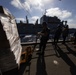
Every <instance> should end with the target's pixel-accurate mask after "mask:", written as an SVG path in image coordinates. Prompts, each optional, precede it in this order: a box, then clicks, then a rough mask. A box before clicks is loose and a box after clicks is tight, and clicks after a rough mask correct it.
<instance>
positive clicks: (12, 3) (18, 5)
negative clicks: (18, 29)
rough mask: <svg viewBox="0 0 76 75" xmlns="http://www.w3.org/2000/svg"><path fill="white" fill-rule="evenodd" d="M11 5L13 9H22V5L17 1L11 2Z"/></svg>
mask: <svg viewBox="0 0 76 75" xmlns="http://www.w3.org/2000/svg"><path fill="white" fill-rule="evenodd" d="M11 5H13V6H14V7H16V8H18V9H22V4H21V2H20V1H19V0H12V1H11Z"/></svg>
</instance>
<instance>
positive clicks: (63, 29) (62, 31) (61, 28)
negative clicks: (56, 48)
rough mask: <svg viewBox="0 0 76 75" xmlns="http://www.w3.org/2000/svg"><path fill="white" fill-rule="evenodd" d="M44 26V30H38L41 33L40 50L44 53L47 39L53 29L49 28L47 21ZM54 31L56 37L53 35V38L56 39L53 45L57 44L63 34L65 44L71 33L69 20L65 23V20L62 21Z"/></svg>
mask: <svg viewBox="0 0 76 75" xmlns="http://www.w3.org/2000/svg"><path fill="white" fill-rule="evenodd" d="M42 27H43V29H42V31H41V32H38V35H41V38H40V44H39V52H41V54H44V50H45V48H46V44H47V41H48V40H49V35H50V32H51V31H52V30H50V28H48V26H47V23H46V22H43V23H42ZM54 32H55V33H54V37H53V39H54V41H53V45H57V43H58V40H59V38H60V36H61V35H62V38H63V41H62V44H65V40H66V38H67V37H68V34H69V27H68V25H67V21H65V25H64V24H63V22H61V23H60V24H59V25H58V26H57V28H56V29H55V31H54ZM75 36H76V34H75ZM75 39H76V38H75ZM74 43H76V41H74Z"/></svg>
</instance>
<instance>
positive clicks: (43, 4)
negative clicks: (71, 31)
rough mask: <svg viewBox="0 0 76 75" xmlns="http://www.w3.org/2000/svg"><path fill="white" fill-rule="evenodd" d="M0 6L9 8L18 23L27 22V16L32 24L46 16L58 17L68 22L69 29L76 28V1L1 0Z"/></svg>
mask: <svg viewBox="0 0 76 75" xmlns="http://www.w3.org/2000/svg"><path fill="white" fill-rule="evenodd" d="M0 5H2V6H3V7H5V8H7V9H8V10H9V11H10V12H11V13H12V14H13V15H14V17H15V19H16V20H17V21H20V20H22V21H23V22H26V16H27V17H28V19H29V22H30V23H35V21H36V20H37V19H38V20H40V18H41V17H42V16H43V15H44V14H45V10H46V15H47V16H52V17H53V16H57V17H58V18H59V19H61V21H62V20H64V21H66V20H67V22H68V23H67V24H68V25H69V28H76V8H75V7H76V0H0Z"/></svg>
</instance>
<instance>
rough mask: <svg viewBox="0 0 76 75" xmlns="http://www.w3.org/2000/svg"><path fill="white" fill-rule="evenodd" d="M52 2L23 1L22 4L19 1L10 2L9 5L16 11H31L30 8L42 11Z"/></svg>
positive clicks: (42, 0)
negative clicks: (16, 9)
mask: <svg viewBox="0 0 76 75" xmlns="http://www.w3.org/2000/svg"><path fill="white" fill-rule="evenodd" d="M53 1H54V0H24V2H21V0H12V1H11V4H12V5H13V6H14V7H16V8H18V9H25V10H29V11H31V8H32V9H39V10H41V11H42V10H43V8H45V7H46V5H48V4H51V3H52V2H53Z"/></svg>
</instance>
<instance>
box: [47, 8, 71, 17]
mask: <svg viewBox="0 0 76 75" xmlns="http://www.w3.org/2000/svg"><path fill="white" fill-rule="evenodd" d="M46 12H47V13H46V15H48V16H57V17H59V18H60V19H65V18H69V17H71V16H72V13H71V12H69V11H67V10H61V9H60V8H58V7H56V8H50V9H48V10H47V11H46Z"/></svg>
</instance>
